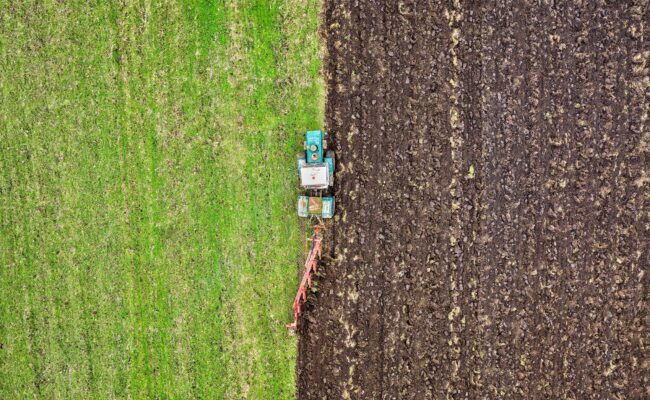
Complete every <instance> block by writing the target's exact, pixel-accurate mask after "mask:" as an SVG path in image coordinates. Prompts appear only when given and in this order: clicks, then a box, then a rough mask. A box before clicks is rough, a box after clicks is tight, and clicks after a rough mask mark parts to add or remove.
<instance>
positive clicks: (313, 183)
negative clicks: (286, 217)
mask: <svg viewBox="0 0 650 400" xmlns="http://www.w3.org/2000/svg"><path fill="white" fill-rule="evenodd" d="M327 139H328V136H327V133H325V132H323V131H308V132H307V133H306V134H305V141H304V144H303V147H304V151H302V152H300V153H299V154H298V175H299V177H300V186H301V187H302V188H304V189H305V190H306V193H305V194H303V195H301V196H299V197H298V215H299V216H300V217H310V216H316V217H320V218H332V216H334V197H333V196H332V195H331V188H332V187H333V185H334V164H335V163H334V161H335V159H334V152H333V151H332V150H327ZM328 194H329V195H328Z"/></svg>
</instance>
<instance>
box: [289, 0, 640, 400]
mask: <svg viewBox="0 0 650 400" xmlns="http://www.w3.org/2000/svg"><path fill="white" fill-rule="evenodd" d="M547 3H548V4H547ZM552 3H553V4H552ZM556 3H557V2H555V3H554V2H532V4H527V5H524V4H507V5H503V4H491V3H484V4H481V5H479V4H478V3H464V4H463V5H462V6H461V4H460V2H450V4H448V5H447V6H444V5H437V4H427V5H421V4H419V3H418V4H416V3H415V2H410V1H400V2H395V3H394V4H383V5H382V4H380V3H377V2H367V1H361V2H358V3H353V4H348V3H345V4H340V3H339V2H333V1H331V2H327V4H326V10H325V16H324V29H325V31H326V37H327V49H328V57H327V64H326V66H327V68H326V79H327V82H328V104H327V109H326V113H327V125H328V126H327V127H328V129H329V130H330V131H331V132H332V133H333V134H334V141H335V143H334V146H335V148H336V150H337V152H338V153H337V157H338V160H337V162H338V163H339V165H338V166H337V167H338V173H337V176H336V178H337V184H336V185H337V186H336V196H337V202H338V203H337V207H338V210H337V216H336V219H335V221H334V223H333V225H332V228H331V233H332V239H331V243H330V244H329V248H330V250H331V257H332V260H331V261H329V262H327V263H326V264H327V265H325V266H324V268H323V269H322V271H323V272H322V275H321V276H320V277H319V278H318V279H319V290H318V292H317V293H316V294H315V295H313V296H312V297H311V299H310V302H309V308H308V310H307V312H306V313H305V317H304V320H303V321H302V322H303V323H302V329H301V332H300V335H301V339H300V344H299V346H300V347H299V362H298V380H299V388H298V395H299V398H301V399H322V398H331V399H346V398H354V399H429V398H536V399H546V398H563V397H566V398H575V399H578V398H621V399H623V398H626V399H633V398H645V397H647V396H650V386H649V385H650V383H649V382H648V377H649V376H650V371H648V369H649V368H650V364H649V361H648V357H647V354H648V348H647V346H648V343H649V342H650V333H649V331H648V323H649V321H648V298H647V296H648V295H647V293H648V292H649V290H648V275H647V268H648V265H649V260H648V254H649V252H648V250H649V249H648V237H649V235H648V229H649V228H648V227H649V222H648V211H649V208H648V201H649V194H648V182H649V180H648V167H647V159H648V149H649V147H648V141H649V134H648V127H647V118H648V117H647V116H648V108H649V107H648V90H649V85H650V83H649V82H650V76H649V75H650V74H649V72H648V65H647V59H648V55H649V54H650V45H649V44H648V40H647V32H645V31H644V29H645V26H646V25H647V21H648V6H647V2H642V1H640V2H625V3H611V4H609V5H602V6H599V5H596V4H595V2H582V4H581V3H580V2H576V3H575V4H571V5H558V4H556ZM644 21H645V22H644Z"/></svg>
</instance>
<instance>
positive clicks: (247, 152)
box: [0, 0, 324, 399]
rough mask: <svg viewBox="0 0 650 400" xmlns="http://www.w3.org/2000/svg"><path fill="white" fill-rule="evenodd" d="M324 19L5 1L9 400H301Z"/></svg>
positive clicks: (255, 7) (0, 111)
mask: <svg viewBox="0 0 650 400" xmlns="http://www.w3.org/2000/svg"><path fill="white" fill-rule="evenodd" d="M91 3H94V4H91ZM319 7H320V4H319V2H317V1H311V0H310V1H298V0H286V1H228V2H226V1H219V0H217V1H190V2H184V3H182V4H179V3H176V2H150V1H144V2H134V3H131V2H123V4H117V2H116V4H109V2H86V1H69V2H68V1H66V2H58V1H45V2H32V1H23V2H8V1H5V0H0V96H1V101H0V267H1V272H0V398H2V399H25V398H45V399H57V398H61V399H70V398H78V399H90V398H92V399H101V398H134V399H141V398H162V399H165V398H178V399H188V398H204V399H222V398H225V399H243V398H249V399H285V398H293V397H294V394H295V372H294V368H295V357H296V342H295V338H293V337H291V336H289V335H288V334H287V332H286V329H285V327H284V324H285V323H287V322H290V306H291V301H292V300H293V295H294V293H295V289H296V287H297V280H298V276H297V268H298V262H299V259H300V257H301V255H302V251H303V242H302V233H301V230H300V224H299V221H298V218H297V217H296V215H295V205H294V199H295V195H296V178H295V171H294V168H295V166H294V161H295V159H294V154H295V151H296V150H297V149H298V148H299V147H300V146H301V143H302V139H301V133H302V132H303V131H304V130H306V129H308V128H314V127H320V126H321V125H322V119H323V97H324V91H323V84H322V82H321V78H320V58H321V56H320V44H319V37H318V33H317V29H318V13H319Z"/></svg>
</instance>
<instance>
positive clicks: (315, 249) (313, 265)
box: [287, 222, 323, 330]
mask: <svg viewBox="0 0 650 400" xmlns="http://www.w3.org/2000/svg"><path fill="white" fill-rule="evenodd" d="M322 228H323V225H322V223H320V222H319V224H318V225H315V226H314V233H313V234H312V236H311V238H308V239H307V241H310V242H311V248H310V250H309V254H308V255H307V260H306V261H305V272H304V274H303V275H302V280H301V281H300V287H298V293H296V298H295V299H294V300H293V322H292V323H291V324H288V325H287V328H289V329H291V330H295V329H296V328H298V320H299V319H300V312H301V307H302V304H303V303H304V302H306V301H307V288H311V287H312V279H311V278H312V277H311V275H312V274H313V273H315V272H318V260H319V259H320V257H321V254H322V246H321V241H322V238H321V235H320V230H321V229H322Z"/></svg>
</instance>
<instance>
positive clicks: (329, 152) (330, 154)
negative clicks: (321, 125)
mask: <svg viewBox="0 0 650 400" xmlns="http://www.w3.org/2000/svg"><path fill="white" fill-rule="evenodd" d="M325 157H326V158H331V159H332V165H333V166H334V171H336V155H335V154H334V151H332V150H327V151H326V152H325ZM334 171H332V175H331V176H330V186H334Z"/></svg>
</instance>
